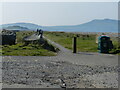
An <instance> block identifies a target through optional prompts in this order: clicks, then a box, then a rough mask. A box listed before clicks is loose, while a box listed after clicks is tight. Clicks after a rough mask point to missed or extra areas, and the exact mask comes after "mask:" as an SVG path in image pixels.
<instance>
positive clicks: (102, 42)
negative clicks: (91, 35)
mask: <svg viewBox="0 0 120 90" xmlns="http://www.w3.org/2000/svg"><path fill="white" fill-rule="evenodd" d="M112 48H113V44H112V41H111V40H110V37H109V36H106V35H102V36H100V37H99V38H98V49H99V52H100V53H109V51H110V50H111V49H112Z"/></svg>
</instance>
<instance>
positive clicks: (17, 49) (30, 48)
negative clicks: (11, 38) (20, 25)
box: [0, 31, 56, 56]
mask: <svg viewBox="0 0 120 90" xmlns="http://www.w3.org/2000/svg"><path fill="white" fill-rule="evenodd" d="M33 33H35V32H34V31H20V32H17V33H16V35H17V36H16V38H17V44H16V45H1V46H0V48H1V49H0V55H3V56H55V55H56V52H54V51H52V50H49V49H46V47H45V45H47V47H50V48H51V47H52V48H54V47H53V46H51V45H49V44H48V43H47V41H45V43H42V44H39V43H38V42H37V41H36V42H35V43H29V44H27V45H26V44H25V42H24V41H23V37H25V36H29V35H32V34H33Z"/></svg>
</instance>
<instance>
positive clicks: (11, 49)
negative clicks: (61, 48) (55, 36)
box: [2, 43, 55, 56]
mask: <svg viewBox="0 0 120 90" xmlns="http://www.w3.org/2000/svg"><path fill="white" fill-rule="evenodd" d="M2 55H5V56H54V55H55V53H54V52H52V51H49V50H46V49H44V48H42V47H41V46H40V45H38V44H37V45H34V44H29V45H27V46H24V44H22V43H21V44H16V45H11V46H10V45H4V46H3V49H2Z"/></svg>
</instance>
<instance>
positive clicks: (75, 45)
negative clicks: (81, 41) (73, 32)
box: [73, 37, 77, 53]
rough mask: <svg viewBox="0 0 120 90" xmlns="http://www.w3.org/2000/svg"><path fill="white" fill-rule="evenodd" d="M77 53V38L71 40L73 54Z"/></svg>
mask: <svg viewBox="0 0 120 90" xmlns="http://www.w3.org/2000/svg"><path fill="white" fill-rule="evenodd" d="M76 52H77V37H74V38H73V53H76Z"/></svg>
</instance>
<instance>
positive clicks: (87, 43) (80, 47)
mask: <svg viewBox="0 0 120 90" xmlns="http://www.w3.org/2000/svg"><path fill="white" fill-rule="evenodd" d="M44 35H45V36H46V37H47V38H49V39H51V40H53V41H55V42H57V43H59V44H61V45H62V46H64V47H65V48H68V49H72V48H73V47H72V39H73V37H74V36H78V37H77V51H78V52H79V51H81V52H98V44H96V34H89V35H88V34H87V35H85V34H73V33H65V32H45V33H44ZM112 41H113V44H114V49H113V50H111V51H110V53H114V54H120V51H119V50H120V46H119V44H118V41H117V39H112ZM116 51H117V52H116Z"/></svg>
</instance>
